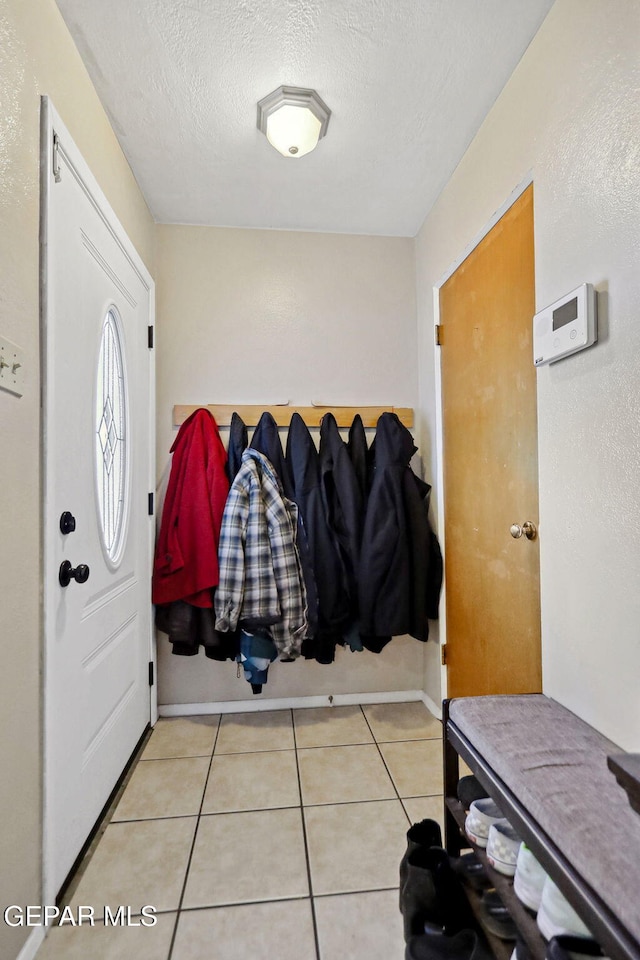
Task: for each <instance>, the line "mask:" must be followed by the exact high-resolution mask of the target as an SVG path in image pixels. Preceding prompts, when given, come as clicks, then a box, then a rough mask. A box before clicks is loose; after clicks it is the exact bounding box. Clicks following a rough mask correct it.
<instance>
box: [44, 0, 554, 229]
mask: <svg viewBox="0 0 640 960" xmlns="http://www.w3.org/2000/svg"><path fill="white" fill-rule="evenodd" d="M57 2H58V6H59V8H60V10H61V12H62V14H63V16H64V18H65V20H66V22H67V25H68V26H69V29H70V30H71V33H72V35H73V37H74V39H75V42H76V44H77V46H78V48H79V50H80V53H81V55H82V57H83V59H84V61H85V63H86V65H87V68H88V70H89V73H90V75H91V77H92V79H93V82H94V84H95V86H96V88H97V91H98V94H99V95H100V97H101V99H102V102H103V104H104V106H105V107H106V109H107V112H108V114H109V116H110V118H111V121H112V123H113V125H114V128H115V131H116V133H117V135H118V138H119V140H120V143H121V144H122V147H123V149H124V151H125V153H126V155H127V157H128V159H129V162H130V164H131V166H132V168H133V171H134V173H135V175H136V178H137V180H138V183H139V184H140V187H141V188H142V191H143V193H144V195H145V197H146V199H147V202H148V204H149V206H150V208H151V211H152V213H153V215H154V217H155V218H156V220H158V221H161V222H164V223H194V224H205V223H206V224H216V225H219V226H240V227H276V228H287V229H302V230H322V231H328V232H340V233H366V234H386V235H391V236H414V235H415V234H416V233H417V231H418V229H419V228H420V226H421V224H422V221H423V220H424V217H425V215H426V214H427V212H428V210H429V209H430V207H431V205H432V204H433V202H434V201H435V199H436V197H437V196H438V194H439V192H440V190H441V189H442V187H443V186H444V184H445V183H446V182H447V180H448V179H449V177H450V176H451V173H452V172H453V170H454V169H455V167H456V165H457V163H458V161H459V160H460V158H461V156H462V155H463V153H464V151H465V149H466V147H467V145H468V144H469V143H470V141H471V140H472V138H473V136H474V134H475V133H476V131H477V129H478V127H479V126H480V124H481V123H482V120H483V118H484V117H485V115H486V113H487V111H488V110H489V109H490V107H491V105H492V104H493V102H494V101H495V99H496V97H497V96H498V94H499V93H500V91H501V89H502V88H503V86H504V84H505V83H506V81H507V79H508V78H509V76H510V74H511V73H512V71H513V69H514V68H515V66H516V64H517V63H518V61H519V60H520V58H521V56H522V54H523V53H524V50H525V49H526V47H527V45H528V44H529V42H530V40H531V38H532V37H533V35H534V34H535V32H536V30H537V29H538V27H539V26H540V24H541V22H542V20H543V18H544V16H545V15H546V13H547V11H548V10H549V8H550V7H551V5H552V2H553V0H109V2H104V0H57ZM280 84H290V85H295V86H301V87H314V88H315V89H317V90H318V92H319V93H320V96H321V97H322V98H323V99H324V100H325V101H326V103H327V104H328V105H329V107H330V108H331V110H332V116H331V120H330V122H329V129H328V132H327V136H326V138H325V139H324V140H322V141H321V142H320V144H319V145H318V147H317V149H316V150H315V151H314V152H313V153H310V154H308V155H307V156H305V157H302V158H300V159H288V158H284V157H281V156H280V155H279V154H278V153H276V151H275V150H274V149H273V148H272V147H271V146H270V145H269V144H268V142H267V140H266V138H265V137H264V135H263V134H261V133H260V132H259V131H258V129H257V127H256V104H257V101H258V100H259V99H260V98H261V97H264V96H265V95H266V94H267V93H270V91H271V90H273V89H274V88H275V87H277V86H279V85H280Z"/></svg>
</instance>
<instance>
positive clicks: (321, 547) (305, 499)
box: [286, 413, 350, 663]
mask: <svg viewBox="0 0 640 960" xmlns="http://www.w3.org/2000/svg"><path fill="white" fill-rule="evenodd" d="M286 459H287V466H288V469H289V473H290V476H291V478H292V482H293V488H294V495H293V499H294V500H295V502H296V503H297V504H298V508H299V510H300V514H301V516H302V519H303V522H304V528H305V531H306V534H307V540H308V543H309V555H310V559H311V565H312V567H313V570H314V574H315V582H316V588H317V591H318V630H317V633H316V637H315V643H314V644H308V645H306V646H305V648H304V650H303V653H304V654H305V656H307V657H309V658H311V657H313V658H315V659H316V660H318V661H319V662H320V663H332V661H333V659H334V656H335V647H336V643H341V642H342V640H343V636H342V631H343V629H344V628H345V627H346V626H347V625H348V624H349V620H350V604H349V593H348V584H347V575H346V571H345V568H344V565H343V563H342V559H341V557H340V553H339V551H338V547H337V544H336V542H335V540H334V537H333V535H332V533H331V530H330V528H329V522H328V518H327V513H326V509H325V503H324V498H323V496H322V486H321V481H320V457H319V454H318V451H317V450H316V446H315V444H314V442H313V439H312V437H311V434H310V433H309V429H308V427H307V425H306V424H305V422H304V420H303V419H302V417H301V416H300V414H298V413H294V415H293V417H292V418H291V424H290V426H289V435H288V437H287V457H286Z"/></svg>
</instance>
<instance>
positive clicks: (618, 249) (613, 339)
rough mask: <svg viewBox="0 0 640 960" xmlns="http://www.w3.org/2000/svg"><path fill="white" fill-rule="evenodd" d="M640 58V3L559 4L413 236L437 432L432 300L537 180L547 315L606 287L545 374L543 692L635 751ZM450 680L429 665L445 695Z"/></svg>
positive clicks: (584, 0)
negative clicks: (596, 318)
mask: <svg viewBox="0 0 640 960" xmlns="http://www.w3.org/2000/svg"><path fill="white" fill-rule="evenodd" d="M639 50H640V5H639V4H638V3H637V0H557V2H556V4H555V5H554V7H553V8H552V9H551V12H550V14H549V16H548V17H547V19H546V21H545V23H544V24H543V26H542V28H541V30H540V31H539V33H538V35H537V36H536V37H535V39H534V40H533V42H532V44H531V46H530V47H529V49H528V50H527V52H526V54H525V56H524V58H523V60H522V61H521V63H520V65H519V66H518V68H517V69H516V71H515V73H514V75H513V76H512V78H511V79H510V81H509V83H508V84H507V86H506V87H505V89H504V91H503V93H502V94H501V96H500V97H499V99H498V100H497V102H496V104H495V106H494V108H493V109H492V111H491V112H490V114H489V115H488V117H487V119H486V120H485V122H484V123H483V125H482V127H481V129H480V131H479V133H478V135H477V136H476V138H475V140H474V141H473V143H472V144H471V146H470V148H469V150H468V151H467V153H466V155H465V157H464V159H463V160H462V162H461V163H460V165H459V167H458V168H457V170H456V172H455V174H454V176H453V177H452V178H451V180H450V182H449V183H448V184H447V187H446V188H445V190H444V191H443V193H442V195H441V196H440V198H439V200H438V202H437V203H436V205H435V206H434V208H433V209H432V211H431V213H430V214H429V216H428V217H427V219H426V221H425V223H424V225H423V227H422V229H421V231H420V233H419V236H418V238H417V277H418V315H419V331H420V342H421V348H420V356H421V409H422V415H423V418H424V422H425V423H426V424H429V425H433V424H434V423H435V394H434V391H433V387H432V384H433V377H434V348H433V346H432V344H433V338H432V327H433V293H432V291H433V287H434V285H435V284H437V283H438V281H439V279H440V278H441V277H442V275H443V274H444V272H445V271H446V270H447V269H448V267H449V266H450V265H451V264H452V262H453V261H454V260H455V259H456V258H457V257H459V256H460V255H461V254H462V252H463V251H464V249H465V248H466V247H467V245H468V244H469V243H470V242H471V241H472V240H473V238H474V237H475V236H476V235H477V234H478V233H479V232H480V231H481V230H482V229H483V228H484V226H485V224H486V223H487V222H488V221H489V220H490V218H491V216H492V215H493V213H494V211H496V210H497V209H498V208H499V207H500V206H501V205H502V204H503V203H504V202H505V201H506V200H507V198H508V196H509V195H510V193H511V191H512V190H513V189H514V188H515V187H516V186H517V185H518V184H519V183H520V182H521V181H523V180H524V179H525V178H526V177H527V176H528V174H529V172H530V171H532V172H533V179H534V203H535V255H536V302H537V308H538V309H540V308H542V307H544V306H546V305H547V304H549V303H551V302H553V301H554V300H556V299H557V298H558V297H560V296H561V295H562V294H564V293H567V292H569V291H570V290H572V289H574V288H575V287H577V286H578V285H579V284H581V283H584V282H585V281H590V282H591V283H593V284H595V285H596V288H597V290H598V291H599V308H600V342H599V343H598V344H597V345H596V346H595V347H592V348H591V349H589V350H586V351H584V352H583V353H581V354H579V355H577V356H574V357H572V358H569V359H567V360H564V361H561V362H560V363H557V364H555V365H553V366H547V367H544V368H542V369H540V370H539V372H538V429H539V470H540V546H541V590H542V634H543V637H542V642H543V684H544V690H545V693H547V694H549V695H550V696H552V697H554V698H556V699H558V700H559V701H560V702H562V703H563V704H565V705H566V706H568V707H569V708H570V709H572V710H574V711H575V712H576V713H578V714H579V715H581V716H582V717H584V718H585V719H587V720H588V721H590V722H591V723H593V724H594V725H595V726H596V727H597V728H599V729H600V730H602V731H603V732H604V733H605V734H607V735H608V736H609V737H611V738H612V739H613V740H614V741H616V742H618V743H619V744H620V745H621V746H623V747H625V748H626V749H629V750H632V749H635V750H638V749H639V748H640V697H639V696H638V676H640V644H639V642H638V624H639V623H640V590H639V589H638V584H639V583H640V546H639V544H640V498H639V497H638V477H639V475H640V427H639V424H640V391H639V389H638V384H639V382H640V323H639V322H638V311H639V309H640V271H639V270H638V250H639V249H640V98H639V97H638V89H639V87H640V58H639V56H638V51H639ZM436 455H437V453H436V450H435V446H434V445H433V443H432V446H431V458H432V462H435V457H436ZM489 493H490V492H489ZM430 652H431V651H430ZM438 679H439V677H438V671H437V670H430V672H429V674H428V675H427V680H426V689H427V692H428V693H429V694H430V695H431V696H432V697H433V698H434V699H438V695H439V689H438Z"/></svg>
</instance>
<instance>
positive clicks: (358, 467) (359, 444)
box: [347, 413, 369, 522]
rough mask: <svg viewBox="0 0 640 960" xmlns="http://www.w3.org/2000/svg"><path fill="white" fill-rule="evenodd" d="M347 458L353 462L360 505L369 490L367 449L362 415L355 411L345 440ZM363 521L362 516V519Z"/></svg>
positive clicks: (365, 498)
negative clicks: (360, 499)
mask: <svg viewBox="0 0 640 960" xmlns="http://www.w3.org/2000/svg"><path fill="white" fill-rule="evenodd" d="M347 449H348V451H349V459H350V460H351V463H352V464H353V471H354V473H355V475H356V480H357V481H358V489H359V490H360V496H361V497H362V506H363V510H364V505H365V504H366V502H367V494H368V492H369V450H368V448H367V435H366V433H365V432H364V425H363V423H362V417H361V416H360V414H359V413H356V415H355V417H354V418H353V423H352V424H351V426H350V428H349V439H348V441H347ZM362 522H364V518H363V521H362Z"/></svg>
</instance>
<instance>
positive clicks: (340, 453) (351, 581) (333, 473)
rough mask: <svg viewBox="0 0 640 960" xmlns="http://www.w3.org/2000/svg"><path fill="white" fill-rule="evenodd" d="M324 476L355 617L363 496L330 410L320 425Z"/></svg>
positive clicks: (327, 506) (326, 499)
mask: <svg viewBox="0 0 640 960" xmlns="http://www.w3.org/2000/svg"><path fill="white" fill-rule="evenodd" d="M320 477H321V481H322V495H323V497H324V502H325V509H326V511H327V516H328V518H329V526H330V528H331V530H332V532H333V535H334V537H335V539H336V542H337V544H338V548H339V550H340V555H341V558H342V562H343V564H344V567H345V570H346V573H347V580H348V589H349V598H350V604H351V617H352V619H353V620H355V619H357V610H358V586H357V584H358V567H359V563H360V541H361V538H362V496H361V493H360V489H359V487H358V480H357V478H356V474H355V470H354V469H353V464H352V463H351V459H350V457H349V451H348V449H347V445H346V443H345V442H344V440H343V439H342V437H341V436H340V432H339V430H338V424H337V423H336V418H335V417H334V416H333V414H332V413H326V414H325V415H324V417H323V418H322V423H321V425H320Z"/></svg>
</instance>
